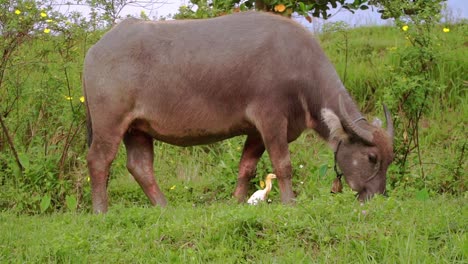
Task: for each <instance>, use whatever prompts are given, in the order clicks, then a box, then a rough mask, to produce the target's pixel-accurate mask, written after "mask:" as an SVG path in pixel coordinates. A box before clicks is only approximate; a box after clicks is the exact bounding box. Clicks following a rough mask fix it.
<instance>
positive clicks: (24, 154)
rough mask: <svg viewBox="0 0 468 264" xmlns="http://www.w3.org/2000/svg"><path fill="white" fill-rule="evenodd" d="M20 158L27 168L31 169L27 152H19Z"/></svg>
mask: <svg viewBox="0 0 468 264" xmlns="http://www.w3.org/2000/svg"><path fill="white" fill-rule="evenodd" d="M18 159H19V161H20V162H21V165H23V168H24V169H25V170H28V169H29V157H28V155H27V154H26V153H18Z"/></svg>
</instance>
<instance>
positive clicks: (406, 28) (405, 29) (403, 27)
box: [401, 25, 409, 31]
mask: <svg viewBox="0 0 468 264" xmlns="http://www.w3.org/2000/svg"><path fill="white" fill-rule="evenodd" d="M408 28H409V27H408V25H404V26H402V27H401V29H403V31H408Z"/></svg>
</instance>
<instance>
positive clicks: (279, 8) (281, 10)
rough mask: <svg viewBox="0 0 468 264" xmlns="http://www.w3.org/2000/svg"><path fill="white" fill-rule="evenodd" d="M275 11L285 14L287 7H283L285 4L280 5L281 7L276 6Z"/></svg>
mask: <svg viewBox="0 0 468 264" xmlns="http://www.w3.org/2000/svg"><path fill="white" fill-rule="evenodd" d="M274 9H275V11H276V12H280V13H282V12H284V10H286V6H285V5H283V4H279V5H275V8H274Z"/></svg>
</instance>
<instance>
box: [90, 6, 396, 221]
mask: <svg viewBox="0 0 468 264" xmlns="http://www.w3.org/2000/svg"><path fill="white" fill-rule="evenodd" d="M83 89H84V94H85V97H86V104H87V120H88V131H89V133H88V137H89V144H90V149H89V153H88V156H87V162H88V167H89V172H90V176H91V187H92V200H93V209H94V212H106V211H107V206H108V202H107V180H108V175H109V167H110V165H111V163H112V161H113V159H114V157H115V155H116V152H117V149H118V146H119V144H120V142H121V141H122V139H123V141H124V144H125V147H126V150H127V158H128V160H127V167H128V170H129V171H130V173H131V174H132V175H133V177H134V178H135V179H136V180H137V182H138V183H139V184H140V186H141V187H142V189H143V190H144V192H145V193H146V195H147V196H148V198H149V199H150V201H151V203H152V204H154V205H161V206H164V205H166V199H165V197H164V195H163V193H162V192H161V190H160V189H159V187H158V185H157V183H156V181H155V178H154V173H153V155H154V154H153V140H154V139H157V140H160V141H163V142H167V143H169V144H173V145H178V146H193V145H199V144H208V143H212V142H216V141H219V140H224V139H227V138H231V137H235V136H239V135H246V136H247V139H246V141H245V146H244V149H243V152H242V157H241V160H240V164H239V174H238V182H237V187H236V189H235V191H234V196H235V197H237V198H238V199H239V201H245V198H246V196H247V190H248V185H249V181H250V179H251V178H252V177H253V176H254V175H255V168H256V165H257V162H258V160H259V158H260V156H261V155H262V154H263V152H264V151H265V149H266V150H267V151H268V153H269V156H270V159H271V162H272V165H273V167H274V173H275V174H276V175H277V177H278V182H279V188H280V192H281V200H282V202H283V203H291V202H292V201H293V199H294V193H293V190H292V184H291V174H292V172H291V170H292V168H291V161H290V154H289V150H288V143H289V142H291V141H294V140H295V139H296V138H297V137H299V135H300V134H301V133H302V132H303V131H304V130H306V129H314V130H315V131H316V132H317V133H318V134H319V135H320V136H321V137H323V138H324V139H327V140H328V142H329V143H330V145H331V146H332V148H333V149H334V150H335V151H336V152H337V153H336V160H337V163H338V166H339V167H340V169H341V170H342V172H343V173H344V175H345V179H346V182H347V183H348V184H349V186H350V187H351V188H352V189H353V190H355V191H357V192H358V195H359V198H360V199H361V200H365V199H367V198H369V197H371V196H372V195H374V194H376V193H384V192H385V179H386V171H387V167H388V165H389V164H390V162H391V161H392V159H393V147H392V138H393V135H392V134H393V128H392V125H391V124H392V123H391V120H390V116H389V113H388V112H386V118H387V131H385V130H383V129H382V128H380V127H379V126H376V125H374V124H370V123H368V122H367V121H366V120H365V119H364V118H362V115H361V113H360V112H359V110H358V108H357V106H356V104H355V103H354V102H353V100H352V98H351V97H350V95H349V94H348V92H347V91H346V89H345V88H344V86H343V84H342V82H341V81H340V79H339V77H338V75H337V73H336V71H335V69H334V67H333V66H332V64H331V63H330V61H329V60H328V59H327V57H326V56H325V54H324V52H323V51H322V49H321V48H320V46H319V44H318V43H317V42H316V41H315V40H314V38H313V36H312V35H311V33H309V32H308V31H307V30H306V29H305V28H304V27H302V26H301V25H299V24H297V23H296V22H294V21H292V20H289V19H286V18H282V17H280V16H277V15H271V14H265V13H259V12H245V13H237V14H233V15H226V16H223V17H218V18H213V19H206V20H186V21H160V22H152V21H140V20H137V19H127V20H124V21H123V22H121V23H119V24H118V25H116V26H115V27H114V28H113V29H112V30H110V31H109V32H108V33H106V34H105V35H104V36H103V37H102V39H101V40H100V41H98V42H97V43H96V44H95V45H94V46H93V47H92V48H90V50H89V51H88V53H87V55H86V59H85V63H84V74H83Z"/></svg>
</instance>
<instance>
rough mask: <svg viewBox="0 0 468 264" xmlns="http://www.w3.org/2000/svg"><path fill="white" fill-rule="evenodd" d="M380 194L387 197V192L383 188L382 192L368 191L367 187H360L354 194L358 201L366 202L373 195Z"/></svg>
mask: <svg viewBox="0 0 468 264" xmlns="http://www.w3.org/2000/svg"><path fill="white" fill-rule="evenodd" d="M379 194H381V195H382V196H384V197H388V194H387V192H386V191H385V190H384V191H383V192H370V191H369V190H367V189H362V190H361V191H359V192H358V193H356V196H357V198H358V200H359V201H360V202H366V201H369V200H370V199H372V197H374V196H375V195H379Z"/></svg>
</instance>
